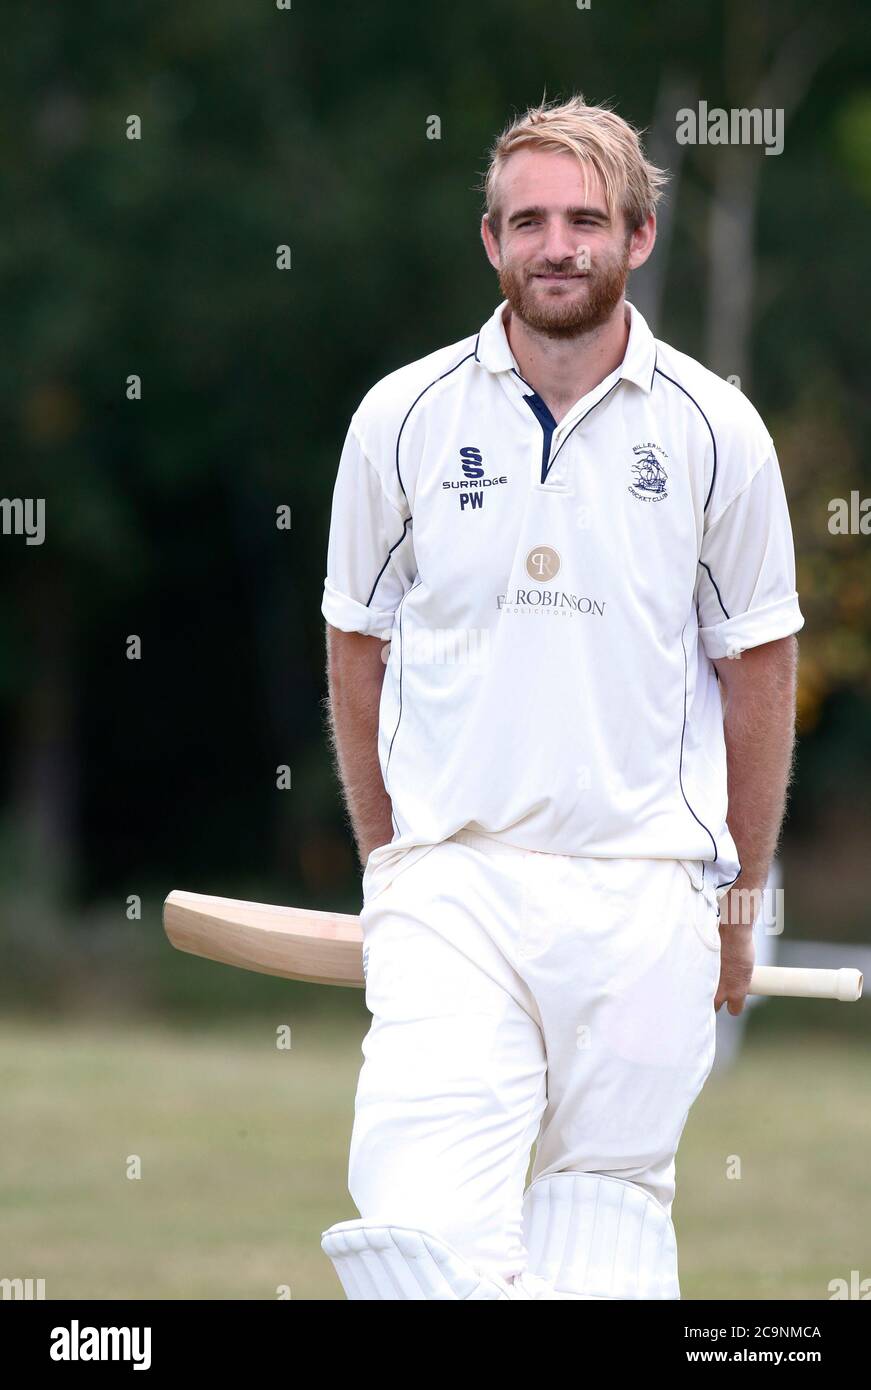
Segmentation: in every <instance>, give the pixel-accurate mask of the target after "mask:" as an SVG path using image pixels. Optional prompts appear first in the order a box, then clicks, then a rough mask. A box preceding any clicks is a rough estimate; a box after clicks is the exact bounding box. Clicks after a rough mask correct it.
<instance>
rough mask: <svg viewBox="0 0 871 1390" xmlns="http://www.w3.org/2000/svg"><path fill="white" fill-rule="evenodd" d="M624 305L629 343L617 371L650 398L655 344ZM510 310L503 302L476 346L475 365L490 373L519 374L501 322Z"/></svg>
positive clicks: (629, 306) (638, 317)
mask: <svg viewBox="0 0 871 1390" xmlns="http://www.w3.org/2000/svg"><path fill="white" fill-rule="evenodd" d="M625 303H626V308H627V309H628V310H629V342H628V343H627V344H626V354H625V356H624V358H623V361H622V363H621V365H620V367H619V370H618V380H620V379H621V378H625V379H626V380H627V381H631V382H634V384H635V385H636V386H640V387H641V389H642V391H644V392H645V393H646V394H649V393H650V391H651V390H652V389H653V369H654V367H655V366H656V340H655V339H654V336H653V334H652V333H651V331H650V329H649V328H648V326H647V323H646V321H645V319H644V318H643V317H642V315H641V314H640V313H639V312H638V310H637V309H636V308H635V305H634V304H630V303H629V300H628V299H627V300H626V301H625ZM507 308H508V300H507V299H503V300H502V303H501V304H499V305H498V306H497V307H496V309H494V310H493V313H492V314H491V315H490V317H489V318H488V320H487V322H486V323H485V324H484V325H483V327H482V328H481V331H480V333H479V334H478V337H477V340H476V342H475V361H476V362H480V364H481V366H482V367H484V368H486V370H487V371H488V372H510V371H511V370H512V369H514V370H518V374H519V369H518V368H517V362H516V361H515V358H514V354H513V352H512V351H511V345H510V344H509V342H508V335H507V333H506V332H505V324H504V322H503V318H502V316H503V314H504V312H505V310H506V309H507Z"/></svg>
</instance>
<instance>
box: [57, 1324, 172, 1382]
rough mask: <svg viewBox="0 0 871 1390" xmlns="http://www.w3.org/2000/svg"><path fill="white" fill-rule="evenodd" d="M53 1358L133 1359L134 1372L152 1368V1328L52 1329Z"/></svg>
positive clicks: (80, 1359)
mask: <svg viewBox="0 0 871 1390" xmlns="http://www.w3.org/2000/svg"><path fill="white" fill-rule="evenodd" d="M49 1355H50V1357H51V1359H52V1361H132V1362H133V1369H134V1371H147V1370H149V1369H150V1368H151V1328H150V1327H88V1326H85V1327H81V1326H80V1325H79V1320H78V1318H73V1319H72V1321H71V1323H70V1325H69V1327H53V1328H52V1329H51V1346H50V1348H49Z"/></svg>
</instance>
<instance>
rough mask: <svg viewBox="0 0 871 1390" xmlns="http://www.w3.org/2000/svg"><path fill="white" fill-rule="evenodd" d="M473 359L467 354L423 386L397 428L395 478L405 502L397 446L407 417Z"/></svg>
mask: <svg viewBox="0 0 871 1390" xmlns="http://www.w3.org/2000/svg"><path fill="white" fill-rule="evenodd" d="M474 358H475V352H474V351H473V352H467V353H466V355H465V357H461V358H460V360H459V362H455V363H454V365H453V366H452V367H448V370H447V371H446V372H442V374H441V376H437V377H436V378H435V379H434V380H433V381H431V382H430V383H429V385H428V386H424V388H423V390H422V391H421V393H420V395H419V396H416V397H415V398H414V400H413V401H412V402H411V405H410V406H409V407H408V410H407V411H406V412H405V419H404V420H403V422H402V424H401V425H400V426H399V433H398V435H397V436H396V476H397V478H398V479H399V486H400V487H401V488H402V495H403V497H404V498H405V500H406V502H407V501H408V496H407V494H406V491H405V488H404V486H403V483H402V474H401V473H400V471H399V444H400V441H401V439H402V431H403V430H404V429H405V426H406V424H407V422H408V417H409V415H410V414H411V412H412V411H413V410H414V407H415V406H416V405H417V403H418V401H419V400H421V399H422V397H423V396H425V395H426V393H427V391H431V390H432V388H433V386H437V385H438V383H439V382H440V381H444V379H445V377H446V376H450V375H451V372H455V371H456V370H457V368H458V367H462V365H463V363H464V362H471V361H473V360H474Z"/></svg>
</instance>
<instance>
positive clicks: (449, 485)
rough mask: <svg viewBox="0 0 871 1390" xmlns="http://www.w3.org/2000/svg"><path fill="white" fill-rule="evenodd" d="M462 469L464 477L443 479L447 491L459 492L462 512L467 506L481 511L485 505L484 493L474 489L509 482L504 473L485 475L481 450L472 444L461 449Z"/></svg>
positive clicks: (444, 488) (443, 485)
mask: <svg viewBox="0 0 871 1390" xmlns="http://www.w3.org/2000/svg"><path fill="white" fill-rule="evenodd" d="M460 470H461V472H462V474H463V477H462V478H446V479H443V481H442V489H443V491H446V492H450V491H458V492H459V496H460V511H461V512H463V511H466V510H467V508H468V509H471V510H472V511H480V510H481V508H482V507H483V505H484V493H483V492H481V491H474V489H476V488H488V487H498V486H499V485H500V484H502V483H507V482H508V479H507V478H506V477H505V475H504V473H503V474H502V476H501V477H498V478H488V477H486V476H485V473H484V460H483V455H482V453H481V450H480V449H476V448H475V447H474V446H473V445H471V444H469V445H466V446H465V447H464V448H462V449H461V450H460Z"/></svg>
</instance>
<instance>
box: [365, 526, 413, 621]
mask: <svg viewBox="0 0 871 1390" xmlns="http://www.w3.org/2000/svg"><path fill="white" fill-rule="evenodd" d="M410 524H411V517H408V518H407V520H406V522H405V524H404V526H403V528H402V535H401V536H400V537H399V540H398V541H394V542H393V545H392V546H391V547H390V549H389V550H388V552H387V559H386V560H385V561H384V564H383V565H382V566H381V568H380V570H379V571H378V575H377V578H376V580H375V583H374V584H373V585H372V592H371V594H370V595H369V597H368V598H367V600H366V607H367V608H368V607H369V604H370V603H371V602H372V600H373V598H374V597H375V590H376V589H377V588H378V584H379V581H380V579H381V576H382V574H383V573H384V571H385V570H386V568H387V566H388V565H389V564H390V557H391V555H392V554H393V552H394V550H395V549H396V547H397V546H398V545H402V542H403V541H404V540H405V537H406V535H407V534H408V528H409V525H410Z"/></svg>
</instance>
